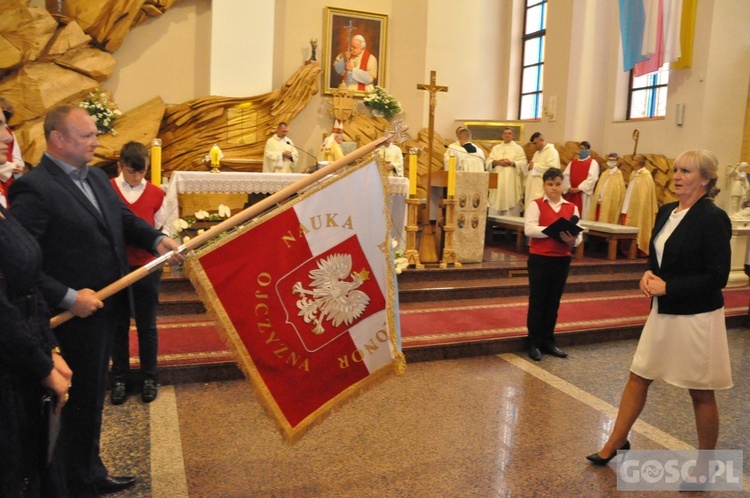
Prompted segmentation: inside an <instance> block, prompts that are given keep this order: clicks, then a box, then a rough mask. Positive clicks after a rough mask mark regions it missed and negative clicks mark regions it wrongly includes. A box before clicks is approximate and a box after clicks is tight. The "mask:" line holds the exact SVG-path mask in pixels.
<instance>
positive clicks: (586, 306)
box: [130, 287, 748, 366]
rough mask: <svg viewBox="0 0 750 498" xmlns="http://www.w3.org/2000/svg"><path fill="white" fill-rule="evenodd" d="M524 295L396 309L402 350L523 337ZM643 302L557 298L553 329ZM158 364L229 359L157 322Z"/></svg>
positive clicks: (187, 326)
mask: <svg viewBox="0 0 750 498" xmlns="http://www.w3.org/2000/svg"><path fill="white" fill-rule="evenodd" d="M724 298H725V311H726V314H727V316H737V315H744V314H746V313H747V311H748V287H738V288H733V289H725V290H724ZM527 304H528V299H527V298H518V299H517V300H513V301H511V302H507V301H506V302H504V303H502V304H496V305H474V306H450V307H444V308H431V309H423V310H410V311H406V310H402V311H401V336H402V344H403V347H404V349H405V350H408V349H409V348H410V347H418V346H434V345H441V344H458V343H469V342H476V341H486V340H491V339H498V338H502V337H519V336H525V335H526V310H527ZM648 313H649V301H648V299H645V298H644V297H642V296H641V295H640V294H637V293H634V292H627V293H622V294H618V293H616V294H607V295H605V296H593V297H571V298H568V299H566V298H563V301H562V304H561V306H560V313H559V316H558V320H557V328H556V330H557V331H577V330H592V329H593V330H595V329H607V328H614V327H623V326H638V325H642V324H644V323H645V322H646V317H647V316H648ZM158 326H159V365H160V366H174V365H189V364H207V363H221V362H226V361H232V360H233V358H232V355H231V353H230V352H229V350H228V348H227V347H226V346H225V345H224V343H223V342H222V340H221V339H220V338H219V335H218V333H217V332H216V330H215V329H214V327H213V324H212V322H211V321H210V320H207V319H202V320H199V321H194V322H185V321H184V320H183V321H177V320H170V319H169V318H168V317H167V318H165V319H163V320H160V321H159V324H158ZM130 354H131V362H132V363H133V364H134V366H135V365H138V363H139V361H138V358H137V356H138V344H137V335H136V332H135V326H132V327H131V332H130Z"/></svg>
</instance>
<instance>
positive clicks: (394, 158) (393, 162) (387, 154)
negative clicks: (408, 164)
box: [377, 140, 404, 176]
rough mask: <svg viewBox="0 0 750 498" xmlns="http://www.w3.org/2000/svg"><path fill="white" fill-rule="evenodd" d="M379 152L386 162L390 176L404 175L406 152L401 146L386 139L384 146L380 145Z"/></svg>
mask: <svg viewBox="0 0 750 498" xmlns="http://www.w3.org/2000/svg"><path fill="white" fill-rule="evenodd" d="M377 152H378V155H379V156H380V157H381V158H382V159H383V161H384V162H385V165H386V167H387V168H388V174H389V176H404V153H403V152H402V151H401V147H399V146H398V145H396V144H394V143H393V141H391V140H386V142H385V144H384V146H383V147H378V149H377Z"/></svg>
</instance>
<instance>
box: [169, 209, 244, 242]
mask: <svg viewBox="0 0 750 498" xmlns="http://www.w3.org/2000/svg"><path fill="white" fill-rule="evenodd" d="M231 215H232V211H231V210H230V209H229V207H228V206H225V205H224V204H219V209H218V211H217V212H216V213H213V214H211V213H209V212H208V211H204V210H202V209H200V210H198V211H196V212H195V215H194V216H185V218H184V219H183V218H178V219H176V220H174V222H173V223H172V227H173V228H174V234H173V235H172V237H173V238H174V239H176V240H177V241H182V243H183V244H186V243H187V242H188V241H190V236H189V235H187V230H189V229H191V228H192V227H193V225H195V222H196V221H221V220H222V219H224V218H229V217H230V216H231ZM205 231H206V230H205V229H203V228H201V229H199V230H198V231H197V232H196V235H200V234H202V233H203V232H205ZM222 235H223V234H221V235H219V236H218V237H216V238H219V237H221V236H222ZM212 240H213V239H212Z"/></svg>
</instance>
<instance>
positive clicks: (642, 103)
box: [628, 62, 669, 119]
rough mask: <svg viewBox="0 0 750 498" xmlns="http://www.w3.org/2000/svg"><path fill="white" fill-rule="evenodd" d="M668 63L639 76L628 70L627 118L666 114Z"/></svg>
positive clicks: (647, 117)
mask: <svg viewBox="0 0 750 498" xmlns="http://www.w3.org/2000/svg"><path fill="white" fill-rule="evenodd" d="M668 83H669V63H668V62H667V63H665V64H664V65H663V66H662V67H660V68H659V69H658V70H657V71H654V72H653V73H647V74H644V75H641V76H637V77H636V76H633V72H632V71H631V72H630V93H629V97H628V119H649V118H663V117H664V116H666V114H667V84H668Z"/></svg>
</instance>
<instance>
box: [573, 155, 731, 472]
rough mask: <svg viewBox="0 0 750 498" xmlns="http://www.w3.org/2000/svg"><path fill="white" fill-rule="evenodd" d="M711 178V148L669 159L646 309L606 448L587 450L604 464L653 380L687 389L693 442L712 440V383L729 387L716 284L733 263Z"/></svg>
mask: <svg viewBox="0 0 750 498" xmlns="http://www.w3.org/2000/svg"><path fill="white" fill-rule="evenodd" d="M717 179H718V161H717V159H716V156H715V155H714V154H713V153H711V152H709V151H706V150H688V151H686V152H683V153H682V154H680V155H679V156H678V157H677V159H675V162H674V187H675V194H676V195H677V198H678V199H679V201H678V202H674V203H671V204H666V205H664V206H662V208H661V209H660V210H659V212H658V214H657V215H656V223H655V226H654V231H653V234H652V236H651V244H650V248H651V251H650V254H649V260H648V270H647V271H646V272H645V273H644V275H643V278H642V279H641V282H640V289H641V292H643V294H644V295H645V296H646V297H649V298H651V299H652V305H651V314H650V315H649V317H648V320H647V321H646V325H645V326H644V328H643V333H642V334H641V338H640V340H639V342H638V348H637V350H636V352H635V356H634V357H633V363H632V365H631V367H630V379H629V380H628V383H627V385H626V386H625V390H624V392H623V394H622V400H621V402H620V409H619V411H618V413H617V419H616V421H615V426H614V428H613V430H612V434H611V435H610V437H609V440H608V441H607V443H606V444H605V445H604V448H602V449H601V450H600V451H599V452H597V453H593V454H591V455H589V456H588V457H586V458H587V459H588V460H589V461H591V462H592V463H594V464H596V465H606V464H607V463H609V461H610V460H611V459H612V458H614V457H615V456H616V455H617V450H618V449H630V443H629V442H628V439H627V438H628V433H629V432H630V429H631V427H632V426H633V424H634V423H635V421H636V420H637V419H638V416H639V415H640V413H641V411H642V410H643V406H644V405H645V403H646V397H647V395H648V388H649V386H650V385H651V382H653V381H654V380H657V379H659V380H663V381H665V382H668V383H670V384H672V385H675V386H677V387H682V388H686V389H688V391H689V392H690V396H691V398H692V401H693V410H694V412H695V422H696V427H697V430H698V445H699V448H698V449H701V450H704V449H714V448H715V447H716V441H717V439H718V437H719V410H718V407H717V405H716V398H715V397H714V390H716V389H729V388H730V387H732V374H731V370H730V366H729V348H728V346H727V337H726V325H725V322H724V297H723V294H722V291H721V289H722V288H723V287H724V286H725V285H726V284H727V279H728V278H729V270H730V266H731V249H730V245H729V239H730V238H731V236H732V224H731V222H730V221H729V217H728V216H727V214H726V213H725V212H724V211H722V210H721V209H720V208H718V207H716V206H715V205H714V203H713V196H714V195H716V193H718V190H717V189H716V188H715V186H716V181H717Z"/></svg>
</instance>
